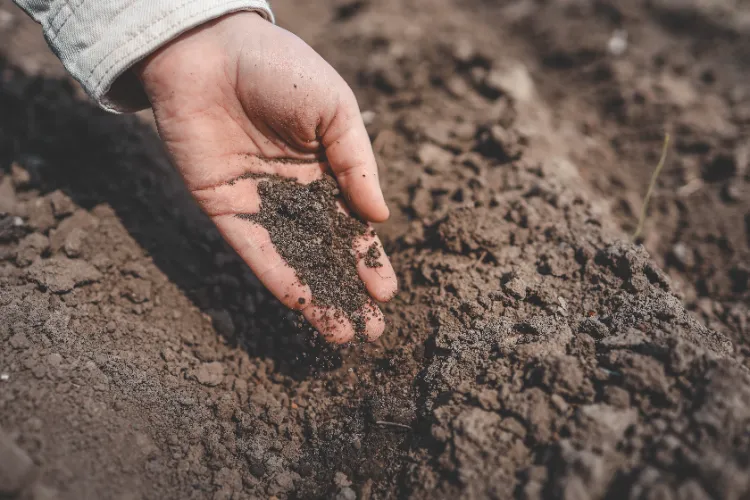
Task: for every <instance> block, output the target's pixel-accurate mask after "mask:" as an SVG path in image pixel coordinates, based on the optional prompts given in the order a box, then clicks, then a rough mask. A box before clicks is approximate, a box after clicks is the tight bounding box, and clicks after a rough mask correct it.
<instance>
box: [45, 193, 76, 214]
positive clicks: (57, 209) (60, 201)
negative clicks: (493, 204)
mask: <svg viewBox="0 0 750 500" xmlns="http://www.w3.org/2000/svg"><path fill="white" fill-rule="evenodd" d="M46 197H47V198H48V199H49V202H50V205H51V206H52V213H53V214H54V215H55V217H57V218H58V219H62V218H63V217H67V216H68V215H70V214H72V213H73V212H74V211H75V209H76V205H75V203H73V200H71V199H70V198H69V197H68V195H66V194H65V193H63V192H62V191H60V190H59V189H58V190H57V191H53V192H52V193H50V194H48V195H47V196H46Z"/></svg>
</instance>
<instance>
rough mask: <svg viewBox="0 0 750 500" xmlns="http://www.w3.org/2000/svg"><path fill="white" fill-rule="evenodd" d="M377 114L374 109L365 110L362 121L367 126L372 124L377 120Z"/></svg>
mask: <svg viewBox="0 0 750 500" xmlns="http://www.w3.org/2000/svg"><path fill="white" fill-rule="evenodd" d="M376 116H377V115H376V114H375V112H374V111H371V110H365V111H362V122H363V123H364V124H365V126H368V125H372V123H373V122H374V121H375V117H376Z"/></svg>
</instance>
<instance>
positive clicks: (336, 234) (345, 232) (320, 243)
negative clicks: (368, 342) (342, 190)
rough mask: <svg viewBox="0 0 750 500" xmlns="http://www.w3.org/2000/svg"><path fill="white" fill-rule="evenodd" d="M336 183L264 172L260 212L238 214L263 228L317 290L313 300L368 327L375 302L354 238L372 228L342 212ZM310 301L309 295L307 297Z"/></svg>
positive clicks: (336, 317) (359, 328) (335, 317)
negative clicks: (360, 270) (304, 180)
mask: <svg viewBox="0 0 750 500" xmlns="http://www.w3.org/2000/svg"><path fill="white" fill-rule="evenodd" d="M338 193H339V190H338V185H337V184H336V181H335V180H334V179H333V178H332V177H330V176H327V175H326V176H325V177H323V178H322V179H320V180H317V181H314V182H312V183H310V184H307V185H303V184H299V183H297V182H296V181H294V180H293V179H287V178H283V177H278V176H263V180H262V181H260V182H259V184H258V194H259V195H260V199H261V206H260V211H259V212H258V213H255V214H239V215H238V217H240V218H242V219H246V220H249V221H252V222H255V223H257V224H260V225H261V226H263V227H264V228H265V229H266V230H267V231H268V233H269V234H270V236H271V241H272V242H273V244H274V246H275V247H276V250H277V251H278V252H279V254H280V255H281V257H282V258H283V259H284V260H285V261H286V262H287V264H289V265H290V266H291V267H292V269H294V271H295V273H296V275H297V278H298V279H299V280H300V282H301V283H302V284H303V285H308V286H309V287H310V290H311V292H312V297H313V298H312V303H313V304H314V305H317V306H322V307H324V308H327V309H329V310H330V315H329V317H328V318H326V320H328V321H342V317H341V315H342V313H343V315H344V316H345V317H346V318H347V319H348V320H349V321H350V322H351V323H352V325H353V327H354V331H355V333H357V334H358V335H359V334H362V333H364V330H365V325H366V319H367V317H366V316H367V315H369V314H370V313H371V311H372V310H373V308H375V307H377V306H375V305H374V304H373V303H372V301H371V300H370V298H369V294H368V293H367V289H366V288H365V285H364V283H362V280H361V279H360V278H359V275H358V273H357V253H356V252H355V250H354V242H355V240H356V239H357V238H359V237H361V236H364V235H365V234H366V233H367V231H368V230H369V228H368V226H367V224H366V223H364V222H363V221H361V220H360V219H357V218H355V217H352V216H349V215H346V214H343V213H341V211H339V209H338V208H337V205H336V199H337V195H338ZM303 300H304V299H303Z"/></svg>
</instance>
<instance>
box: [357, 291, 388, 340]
mask: <svg viewBox="0 0 750 500" xmlns="http://www.w3.org/2000/svg"><path fill="white" fill-rule="evenodd" d="M362 315H363V317H364V320H365V325H366V326H365V332H364V335H365V338H366V339H367V340H368V341H370V342H374V341H375V340H377V339H378V338H379V337H380V336H381V335H383V332H384V331H385V317H384V316H383V311H381V310H380V308H379V307H378V306H377V304H375V303H374V302H373V301H369V302H368V303H367V304H366V305H365V307H364V308H363V311H362Z"/></svg>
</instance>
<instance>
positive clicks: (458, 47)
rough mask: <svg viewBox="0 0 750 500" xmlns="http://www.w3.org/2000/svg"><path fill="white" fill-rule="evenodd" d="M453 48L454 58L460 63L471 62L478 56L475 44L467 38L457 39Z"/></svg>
mask: <svg viewBox="0 0 750 500" xmlns="http://www.w3.org/2000/svg"><path fill="white" fill-rule="evenodd" d="M451 49H452V50H451V52H452V55H453V58H454V59H455V60H456V62H458V63H460V64H469V63H471V62H472V61H473V60H474V58H475V57H476V50H475V49H474V45H472V43H471V42H470V41H469V40H467V39H466V38H461V39H458V40H456V42H455V43H454V44H453V46H452V47H451Z"/></svg>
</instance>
